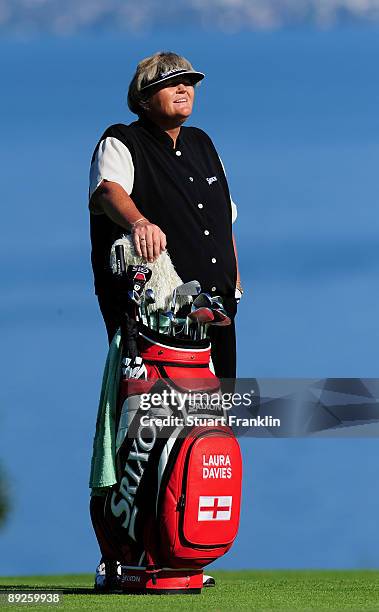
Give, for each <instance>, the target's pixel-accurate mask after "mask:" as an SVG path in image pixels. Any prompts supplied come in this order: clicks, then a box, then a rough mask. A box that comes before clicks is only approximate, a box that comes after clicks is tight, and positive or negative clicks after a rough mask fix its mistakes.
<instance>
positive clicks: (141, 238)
mask: <svg viewBox="0 0 379 612" xmlns="http://www.w3.org/2000/svg"><path fill="white" fill-rule="evenodd" d="M131 234H132V240H133V244H134V248H135V250H136V253H137V255H139V256H140V257H143V258H144V259H146V261H148V262H149V263H153V262H154V261H155V260H156V259H158V257H159V255H160V254H161V253H162V252H163V251H165V250H166V244H167V243H166V234H164V232H162V230H161V228H160V227H158V225H154V223H150V221H148V220H147V219H141V220H138V221H137V222H136V223H134V224H133V225H132V227H131Z"/></svg>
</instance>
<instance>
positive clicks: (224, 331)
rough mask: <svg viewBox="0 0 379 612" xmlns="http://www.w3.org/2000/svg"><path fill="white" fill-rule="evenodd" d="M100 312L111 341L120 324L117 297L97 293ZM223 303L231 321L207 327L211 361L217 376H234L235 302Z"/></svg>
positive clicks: (235, 365) (230, 300)
mask: <svg viewBox="0 0 379 612" xmlns="http://www.w3.org/2000/svg"><path fill="white" fill-rule="evenodd" d="M97 297H98V300H99V306H100V311H101V314H102V315H103V319H104V322H105V326H106V328H107V333H108V341H109V343H111V342H112V339H113V336H114V335H115V333H116V331H117V329H118V328H119V326H120V321H121V309H120V306H119V305H118V300H117V297H110V296H109V295H98V296H97ZM224 305H225V308H226V311H227V313H228V315H229V316H230V317H231V320H232V323H231V325H228V326H226V327H217V326H212V325H211V326H210V327H209V331H208V333H209V336H210V339H211V342H212V351H211V355H212V361H213V365H214V369H215V374H216V376H217V377H218V378H222V379H223V378H230V379H234V378H235V377H236V367H237V359H236V331H235V325H234V315H235V314H236V309H237V306H236V303H235V300H234V299H229V300H227V299H224Z"/></svg>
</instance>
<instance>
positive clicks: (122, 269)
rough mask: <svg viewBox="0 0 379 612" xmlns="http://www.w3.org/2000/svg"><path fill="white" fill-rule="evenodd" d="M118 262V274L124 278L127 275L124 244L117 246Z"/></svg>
mask: <svg viewBox="0 0 379 612" xmlns="http://www.w3.org/2000/svg"><path fill="white" fill-rule="evenodd" d="M115 254H116V262H117V274H118V276H123V275H124V274H125V273H126V264H125V255H124V247H123V245H122V244H116V246H115Z"/></svg>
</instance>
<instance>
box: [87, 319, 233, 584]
mask: <svg viewBox="0 0 379 612" xmlns="http://www.w3.org/2000/svg"><path fill="white" fill-rule="evenodd" d="M137 346H138V352H139V355H140V357H141V358H142V362H143V364H142V367H144V368H146V372H145V377H143V378H129V374H130V371H129V370H128V369H127V368H126V367H124V369H123V373H124V375H123V376H122V377H121V382H120V389H119V399H118V408H117V419H116V426H117V428H116V431H117V441H116V447H117V448H116V466H117V483H116V484H115V485H114V486H113V487H112V488H111V489H110V490H109V492H108V494H107V495H106V497H105V498H104V504H103V507H102V513H101V516H99V517H98V521H97V525H98V528H96V524H95V529H96V533H97V536H98V540H99V544H100V547H101V550H102V553H103V556H104V557H106V558H108V559H114V560H118V561H119V562H121V564H122V584H123V589H124V590H125V591H126V592H134V593H169V592H174V593H199V592H200V590H201V587H202V573H203V572H202V569H203V567H204V566H206V565H207V564H209V563H211V562H212V561H215V560H216V559H218V558H219V557H220V556H222V555H224V554H225V553H226V552H227V551H228V550H229V548H230V547H231V545H232V543H233V541H234V539H235V537H236V535H237V530H238V523H239V514H240V499H241V479H242V462H241V453H240V448H239V444H238V442H237V440H236V438H235V436H234V435H233V432H232V430H231V429H230V428H229V427H228V423H227V413H226V412H225V411H224V410H223V407H222V401H220V398H221V394H220V384H219V380H218V379H217V377H216V376H215V375H214V374H213V373H212V372H211V371H210V369H209V363H210V342H209V340H208V339H204V340H197V341H192V340H190V339H177V338H175V337H172V336H167V335H164V334H159V333H158V332H156V331H154V330H151V329H150V328H148V327H146V326H144V325H142V324H139V326H138V338H137ZM129 361H130V360H129ZM126 363H128V359H127V357H125V359H124V360H123V365H124V366H125V364H126ZM199 397H201V402H199V401H198V399H199ZM183 398H184V399H183ZM184 400H185V401H184ZM192 400H195V401H192Z"/></svg>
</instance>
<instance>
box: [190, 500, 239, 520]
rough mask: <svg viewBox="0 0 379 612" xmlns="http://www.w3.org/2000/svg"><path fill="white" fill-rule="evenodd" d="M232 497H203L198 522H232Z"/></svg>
mask: <svg viewBox="0 0 379 612" xmlns="http://www.w3.org/2000/svg"><path fill="white" fill-rule="evenodd" d="M232 499H233V498H232V496H231V495H220V496H212V495H201V496H200V497H199V512H198V515H197V520H198V521H230V516H231V513H232Z"/></svg>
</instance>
